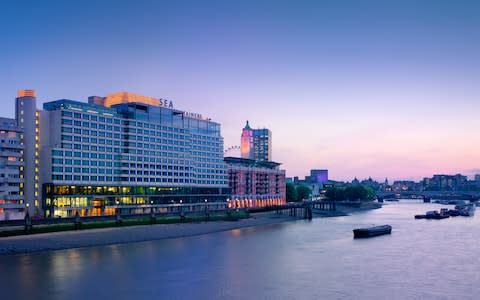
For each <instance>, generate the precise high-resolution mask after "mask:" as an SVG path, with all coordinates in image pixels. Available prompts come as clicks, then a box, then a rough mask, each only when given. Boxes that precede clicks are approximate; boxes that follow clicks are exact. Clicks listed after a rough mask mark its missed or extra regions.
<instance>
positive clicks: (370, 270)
mask: <svg viewBox="0 0 480 300" xmlns="http://www.w3.org/2000/svg"><path fill="white" fill-rule="evenodd" d="M431 209H439V206H436V205H434V204H423V203H395V204H392V205H386V206H385V207H384V208H383V209H381V210H375V211H370V212H365V213H359V214H355V215H354V216H350V217H340V218H323V219H314V220H313V221H312V222H304V221H298V222H290V223H282V224H275V225H268V226H261V227H251V228H243V229H236V230H232V231H228V232H222V233H215V234H209V235H202V236H196V237H187V238H179V239H169V240H160V241H150V242H142V243H136V244H122V245H113V246H104V247H94V248H85V249H71V250H61V251H53V252H44V253H36V254H27V255H14V256H2V257H0V270H1V273H0V277H1V278H0V279H1V280H0V289H1V290H2V299H99V298H106V299H110V298H116V299H152V298H154V299H158V298H162V299H175V298H182V299H245V298H252V299H257V298H269V299H320V298H321V299H343V298H369V299H385V298H393V299H395V298H401V299H404V298H420V299H437V298H467V299H468V298H472V299H473V298H474V296H475V295H476V294H477V293H479V292H480V285H479V284H478V282H480V275H479V274H480V273H479V272H478V269H480V258H479V256H478V255H475V253H476V251H478V247H479V246H480V231H479V230H477V228H479V225H480V217H478V215H477V216H475V217H473V218H455V219H454V218H451V219H446V220H441V221H429V220H414V219H413V216H414V215H415V214H417V213H421V212H424V211H426V210H431ZM369 224H377V225H378V224H391V225H392V226H393V231H392V234H391V235H386V236H381V237H377V238H373V239H365V240H358V239H357V240H354V239H353V234H352V229H353V228H355V227H358V226H364V225H369ZM432 278H434V280H433V279H432Z"/></svg>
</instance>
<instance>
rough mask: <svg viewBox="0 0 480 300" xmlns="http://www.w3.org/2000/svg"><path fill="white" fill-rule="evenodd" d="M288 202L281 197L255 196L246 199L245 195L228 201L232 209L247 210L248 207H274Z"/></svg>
mask: <svg viewBox="0 0 480 300" xmlns="http://www.w3.org/2000/svg"><path fill="white" fill-rule="evenodd" d="M286 203H287V201H286V199H285V197H283V196H280V195H272V196H264V195H253V196H249V197H246V196H245V195H233V196H232V197H231V199H229V201H228V207H230V208H246V207H265V206H274V205H284V204H286Z"/></svg>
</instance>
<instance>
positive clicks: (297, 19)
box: [0, 0, 480, 181]
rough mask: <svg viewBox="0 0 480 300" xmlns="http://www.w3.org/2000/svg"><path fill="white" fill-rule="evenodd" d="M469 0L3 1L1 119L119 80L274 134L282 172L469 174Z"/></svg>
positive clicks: (473, 16) (477, 97)
mask: <svg viewBox="0 0 480 300" xmlns="http://www.w3.org/2000/svg"><path fill="white" fill-rule="evenodd" d="M478 16H480V2H478V1H443V0H432V1H427V0H425V1H422V0H418V1H409V0H403V1H393V0H392V1H371V0H363V1H357V0H351V1H347V0H335V1H293V0H292V1H282V0H275V1H261V0H256V1H247V0H245V1H229V0H225V1H208V0H205V1H182V0H180V1H147V0H135V1H133V0H132V1H124V0H115V1H113V0H112V1H101V0H95V1H91V0H82V1H49V0H43V1H23V0H2V1H1V2H0V103H1V104H2V110H1V111H0V116H3V117H13V116H14V98H15V95H16V92H17V90H19V89H28V88H30V89H35V90H36V92H37V98H38V101H39V102H40V103H39V105H38V106H39V107H40V106H41V103H43V102H47V101H51V100H55V99H60V98H68V99H75V100H81V101H87V97H88V96H91V95H99V96H106V95H108V94H110V93H113V92H118V91H130V92H134V93H139V94H143V95H147V96H152V97H157V98H168V99H171V100H172V101H173V102H174V105H175V107H176V108H178V109H181V110H186V111H190V112H196V113H201V114H202V115H203V116H206V117H209V118H211V119H212V120H214V121H217V122H219V123H221V125H222V135H223V136H224V139H225V148H228V147H230V146H234V145H239V144H240V134H241V129H242V128H243V126H244V125H245V122H246V120H249V121H250V125H251V126H252V127H259V128H263V127H266V128H269V129H270V130H271V131H272V132H273V160H274V161H277V162H281V163H282V167H283V168H284V169H286V170H287V176H300V177H303V176H305V175H308V173H309V170H310V169H313V168H322V169H323V168H326V169H328V170H329V177H330V178H331V179H336V180H352V179H353V178H354V177H357V178H360V179H361V178H367V177H369V176H371V177H372V178H374V179H377V180H382V181H383V180H384V179H385V177H388V178H389V180H394V179H413V180H418V179H421V178H423V177H427V176H431V175H432V174H439V173H445V174H456V173H462V174H466V175H472V174H475V173H480V151H479V150H480V134H479V129H480V118H479V117H478V116H479V112H480V60H479V53H480V18H479V17H478Z"/></svg>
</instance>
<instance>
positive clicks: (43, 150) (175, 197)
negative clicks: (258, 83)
mask: <svg viewBox="0 0 480 300" xmlns="http://www.w3.org/2000/svg"><path fill="white" fill-rule="evenodd" d="M16 119H17V122H18V127H19V130H20V132H21V134H20V144H21V145H23V146H24V149H25V150H24V152H23V155H22V159H23V162H24V169H23V172H22V169H20V173H19V178H25V183H24V187H23V189H22V188H20V191H19V193H20V194H21V193H22V192H23V193H24V196H25V198H24V199H25V202H26V203H27V204H29V205H25V206H27V207H28V206H29V209H30V212H31V213H32V214H35V215H44V216H47V217H51V216H61V217H68V216H74V215H75V214H76V213H78V214H80V215H82V216H95V215H109V214H114V213H115V212H117V211H120V212H121V213H125V214H133V213H142V212H145V210H146V209H147V208H148V210H150V209H151V208H152V207H153V208H154V209H157V208H158V209H160V206H161V205H162V204H171V203H196V202H205V201H206V202H218V201H221V202H225V201H226V199H227V198H228V197H229V195H230V189H229V188H228V183H227V175H226V165H225V163H224V161H223V138H222V136H221V132H220V124H218V123H216V122H213V121H212V120H210V119H206V118H203V117H202V116H201V115H200V114H196V113H190V112H185V111H181V110H177V109H175V108H173V102H171V101H169V100H166V99H158V98H152V97H147V96H142V95H137V94H133V93H127V92H121V93H114V94H111V95H109V96H107V97H99V96H92V97H89V99H88V103H85V102H81V101H75V100H68V99H60V100H56V101H51V102H47V103H45V104H44V105H43V110H41V111H40V110H37V109H36V96H35V92H34V91H33V90H23V91H20V92H19V94H18V97H17V98H16Z"/></svg>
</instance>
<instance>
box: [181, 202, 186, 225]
mask: <svg viewBox="0 0 480 300" xmlns="http://www.w3.org/2000/svg"><path fill="white" fill-rule="evenodd" d="M182 202H183V201H182V199H180V222H184V221H185V214H184V213H183V205H182Z"/></svg>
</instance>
